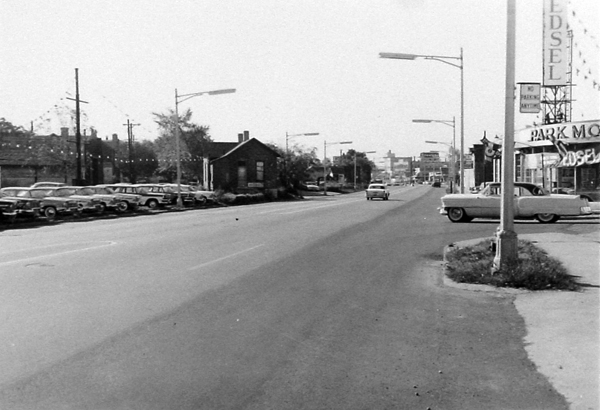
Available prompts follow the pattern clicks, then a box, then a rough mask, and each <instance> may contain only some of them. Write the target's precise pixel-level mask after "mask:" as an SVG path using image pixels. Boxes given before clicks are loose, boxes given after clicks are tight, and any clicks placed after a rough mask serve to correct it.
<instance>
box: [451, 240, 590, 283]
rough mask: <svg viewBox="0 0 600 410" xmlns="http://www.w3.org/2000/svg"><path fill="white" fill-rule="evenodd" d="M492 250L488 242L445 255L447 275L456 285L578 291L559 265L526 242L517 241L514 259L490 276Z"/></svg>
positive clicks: (455, 250)
mask: <svg viewBox="0 0 600 410" xmlns="http://www.w3.org/2000/svg"><path fill="white" fill-rule="evenodd" d="M494 257H495V251H493V250H492V249H491V247H490V242H489V240H488V241H483V242H480V243H478V244H476V245H474V246H470V247H465V248H457V249H453V250H450V251H448V252H447V253H446V262H447V275H448V277H449V278H450V279H452V280H454V281H456V282H460V283H478V284H485V285H492V286H497V287H511V288H524V289H529V290H547V289H556V290H579V288H580V286H579V284H578V283H577V282H576V281H575V279H574V277H573V276H571V275H569V274H568V273H567V270H566V269H565V267H564V266H563V264H562V263H561V262H560V261H558V260H556V259H554V258H552V257H550V256H548V254H547V253H546V252H545V251H543V250H542V249H539V248H538V247H536V246H535V245H534V244H533V243H531V242H529V241H523V240H519V242H518V258H517V261H515V263H514V264H512V265H511V266H506V267H504V268H503V269H501V270H498V271H496V272H494V273H493V274H492V266H493V262H494Z"/></svg>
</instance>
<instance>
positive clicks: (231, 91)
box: [208, 88, 235, 95]
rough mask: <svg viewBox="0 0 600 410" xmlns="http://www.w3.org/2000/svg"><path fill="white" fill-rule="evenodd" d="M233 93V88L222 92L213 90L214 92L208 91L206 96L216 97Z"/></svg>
mask: <svg viewBox="0 0 600 410" xmlns="http://www.w3.org/2000/svg"><path fill="white" fill-rule="evenodd" d="M234 92H235V88H227V89H224V90H215V91H209V92H208V95H217V94H231V93H234Z"/></svg>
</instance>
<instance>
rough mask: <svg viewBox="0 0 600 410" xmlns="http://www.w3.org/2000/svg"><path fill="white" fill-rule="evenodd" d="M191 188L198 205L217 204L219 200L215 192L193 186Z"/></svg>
mask: <svg viewBox="0 0 600 410" xmlns="http://www.w3.org/2000/svg"><path fill="white" fill-rule="evenodd" d="M189 188H190V190H191V191H192V193H193V194H194V198H195V199H196V205H204V204H206V203H209V202H216V200H217V196H216V194H215V191H206V190H204V189H202V187H195V186H192V185H190V186H189Z"/></svg>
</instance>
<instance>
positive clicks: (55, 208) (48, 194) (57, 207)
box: [17, 188, 81, 220]
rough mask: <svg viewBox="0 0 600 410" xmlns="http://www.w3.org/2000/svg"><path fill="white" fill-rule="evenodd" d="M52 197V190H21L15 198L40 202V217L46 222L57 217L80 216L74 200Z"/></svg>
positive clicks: (77, 205)
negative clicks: (32, 199)
mask: <svg viewBox="0 0 600 410" xmlns="http://www.w3.org/2000/svg"><path fill="white" fill-rule="evenodd" d="M53 195H54V192H53V189H52V188H23V189H22V190H21V191H19V193H18V195H17V196H18V197H22V198H35V199H38V200H40V206H41V208H42V209H41V212H42V215H44V216H45V217H46V219H48V220H52V219H54V218H55V217H56V216H57V215H74V216H78V215H80V214H81V210H80V209H79V204H78V203H77V201H76V200H75V199H73V198H69V197H57V196H53Z"/></svg>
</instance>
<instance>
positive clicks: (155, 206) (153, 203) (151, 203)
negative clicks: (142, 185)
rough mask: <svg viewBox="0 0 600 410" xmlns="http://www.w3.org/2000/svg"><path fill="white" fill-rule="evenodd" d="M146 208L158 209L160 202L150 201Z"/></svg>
mask: <svg viewBox="0 0 600 410" xmlns="http://www.w3.org/2000/svg"><path fill="white" fill-rule="evenodd" d="M146 206H147V207H148V208H150V209H157V208H158V201H157V200H156V199H150V200H148V202H146Z"/></svg>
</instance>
